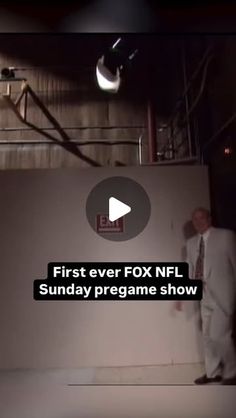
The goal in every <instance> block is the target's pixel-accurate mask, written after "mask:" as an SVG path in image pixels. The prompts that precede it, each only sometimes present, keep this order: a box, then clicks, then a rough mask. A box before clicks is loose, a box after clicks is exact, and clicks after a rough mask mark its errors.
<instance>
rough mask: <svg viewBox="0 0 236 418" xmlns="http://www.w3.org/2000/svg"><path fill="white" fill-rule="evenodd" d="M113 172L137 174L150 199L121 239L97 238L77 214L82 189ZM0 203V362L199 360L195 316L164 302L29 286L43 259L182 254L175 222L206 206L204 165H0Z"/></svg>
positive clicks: (42, 273)
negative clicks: (46, 291) (44, 296)
mask: <svg viewBox="0 0 236 418" xmlns="http://www.w3.org/2000/svg"><path fill="white" fill-rule="evenodd" d="M113 175H124V176H128V177H130V178H133V179H134V180H136V181H138V182H139V183H140V184H141V185H142V186H143V187H144V188H145V189H146V191H147V193H148V194H149V197H150V199H151V205H152V212H151V218H150V221H149V223H148V225H147V227H146V229H145V230H144V231H143V232H142V233H141V234H140V235H139V236H137V237H136V238H134V239H132V240H129V241H125V242H111V241H107V240H105V239H103V238H102V237H99V236H97V235H96V234H95V233H94V231H93V230H92V229H91V228H90V226H89V224H88V222H87V219H86V213H85V205H86V198H87V195H88V193H89V191H90V190H91V189H92V187H93V186H94V185H95V184H96V183H97V182H98V181H100V180H102V179H104V178H107V177H109V176H113ZM0 201H1V204H0V234H1V235H0V236H1V239H0V254H1V263H0V321H1V325H0V338H1V341H0V368H18V367H19V368H38V367H63V368H64V367H65V368H67V367H81V366H91V367H92V366H112V365H113V366H115V365H117V366H119V365H145V364H149V365H150V364H166V363H171V362H174V363H185V362H186V363H188V362H195V361H199V359H201V351H199V335H198V332H197V330H196V326H195V321H194V319H193V318H192V317H190V316H189V315H187V314H186V313H179V314H173V312H172V306H173V302H163V301H162V302H161V301H156V302H144V301H140V302H134V301H133V302H125V301H119V302H109V301H95V302H93V301H87V302H86V301H82V302H81V301H74V302H70V301H66V302H60V301H53V302H50V301H41V302H39V301H34V300H33V296H32V294H33V280H34V279H37V278H45V277H46V274H47V263H48V262H50V261H74V262H77V261H78V262H79V261H126V260H127V261H140V260H142V261H179V260H181V254H182V247H183V245H184V232H183V226H184V224H185V223H186V221H187V220H189V218H190V214H191V211H192V210H193V209H194V207H196V206H199V205H205V206H207V207H209V194H208V174H207V169H206V167H195V166H194V167H187V166H184V167H142V168H139V167H136V168H117V169H116V168H115V169H114V168H113V169H109V168H98V169H97V168H93V169H87V170H54V171H50V170H32V171H31V170H26V171H4V172H1V173H0ZM188 304H190V302H189V303H188Z"/></svg>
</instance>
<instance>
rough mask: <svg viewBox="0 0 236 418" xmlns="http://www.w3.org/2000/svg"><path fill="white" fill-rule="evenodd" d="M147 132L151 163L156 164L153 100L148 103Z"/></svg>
mask: <svg viewBox="0 0 236 418" xmlns="http://www.w3.org/2000/svg"><path fill="white" fill-rule="evenodd" d="M147 131H148V151H149V153H148V154H149V163H154V162H156V161H157V136H156V115H155V108H154V103H153V100H152V99H151V98H149V99H148V102H147Z"/></svg>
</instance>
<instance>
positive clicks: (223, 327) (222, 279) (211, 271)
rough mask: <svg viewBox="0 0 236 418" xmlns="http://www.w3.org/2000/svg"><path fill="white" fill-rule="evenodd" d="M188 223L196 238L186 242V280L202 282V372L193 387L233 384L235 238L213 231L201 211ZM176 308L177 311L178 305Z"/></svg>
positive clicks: (235, 353)
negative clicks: (200, 280)
mask: <svg viewBox="0 0 236 418" xmlns="http://www.w3.org/2000/svg"><path fill="white" fill-rule="evenodd" d="M192 223H193V226H194V228H195V230H196V232H197V235H195V236H194V237H192V238H191V239H189V240H188V241H187V262H188V264H189V276H190V278H192V279H194V278H197V279H202V280H203V298H202V300H201V301H200V313H201V320H202V334H203V346H204V359H205V372H206V373H205V374H204V375H203V376H201V377H199V378H197V379H196V380H195V383H196V384H207V383H215V382H221V381H222V383H223V384H236V350H235V347H234V343H233V339H232V325H233V314H234V310H235V301H236V238H235V234H234V233H233V232H232V231H230V230H226V229H221V228H214V227H213V226H212V225H211V217H210V213H209V211H208V210H207V209H205V208H197V209H195V210H194V212H193V215H192ZM176 307H177V309H181V303H179V304H177V305H176ZM222 378H223V380H222Z"/></svg>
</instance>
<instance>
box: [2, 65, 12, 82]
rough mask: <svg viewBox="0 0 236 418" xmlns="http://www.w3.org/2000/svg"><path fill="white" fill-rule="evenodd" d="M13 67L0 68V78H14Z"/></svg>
mask: <svg viewBox="0 0 236 418" xmlns="http://www.w3.org/2000/svg"><path fill="white" fill-rule="evenodd" d="M14 70H15V67H6V68H2V70H1V73H0V74H1V79H2V80H9V79H12V78H15V72H14Z"/></svg>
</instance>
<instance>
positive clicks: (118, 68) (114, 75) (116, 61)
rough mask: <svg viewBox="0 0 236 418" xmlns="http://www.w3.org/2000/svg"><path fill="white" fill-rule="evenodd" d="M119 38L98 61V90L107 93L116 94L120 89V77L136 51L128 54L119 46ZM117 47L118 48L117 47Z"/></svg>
mask: <svg viewBox="0 0 236 418" xmlns="http://www.w3.org/2000/svg"><path fill="white" fill-rule="evenodd" d="M120 43H121V38H119V39H118V40H117V41H116V42H115V43H114V45H113V46H112V47H111V48H110V49H109V50H108V52H107V53H105V54H104V55H102V57H101V58H99V59H98V62H97V65H96V77H97V82H98V85H99V87H100V89H102V90H104V91H107V92H109V93H117V91H118V90H119V88H120V84H121V79H122V75H123V73H124V70H125V69H126V68H127V66H128V64H129V63H130V61H131V60H132V59H133V58H134V57H135V55H136V53H137V52H138V50H137V49H136V50H134V51H132V53H130V52H128V51H127V50H125V49H122V48H121V46H120ZM118 45H119V47H118Z"/></svg>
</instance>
